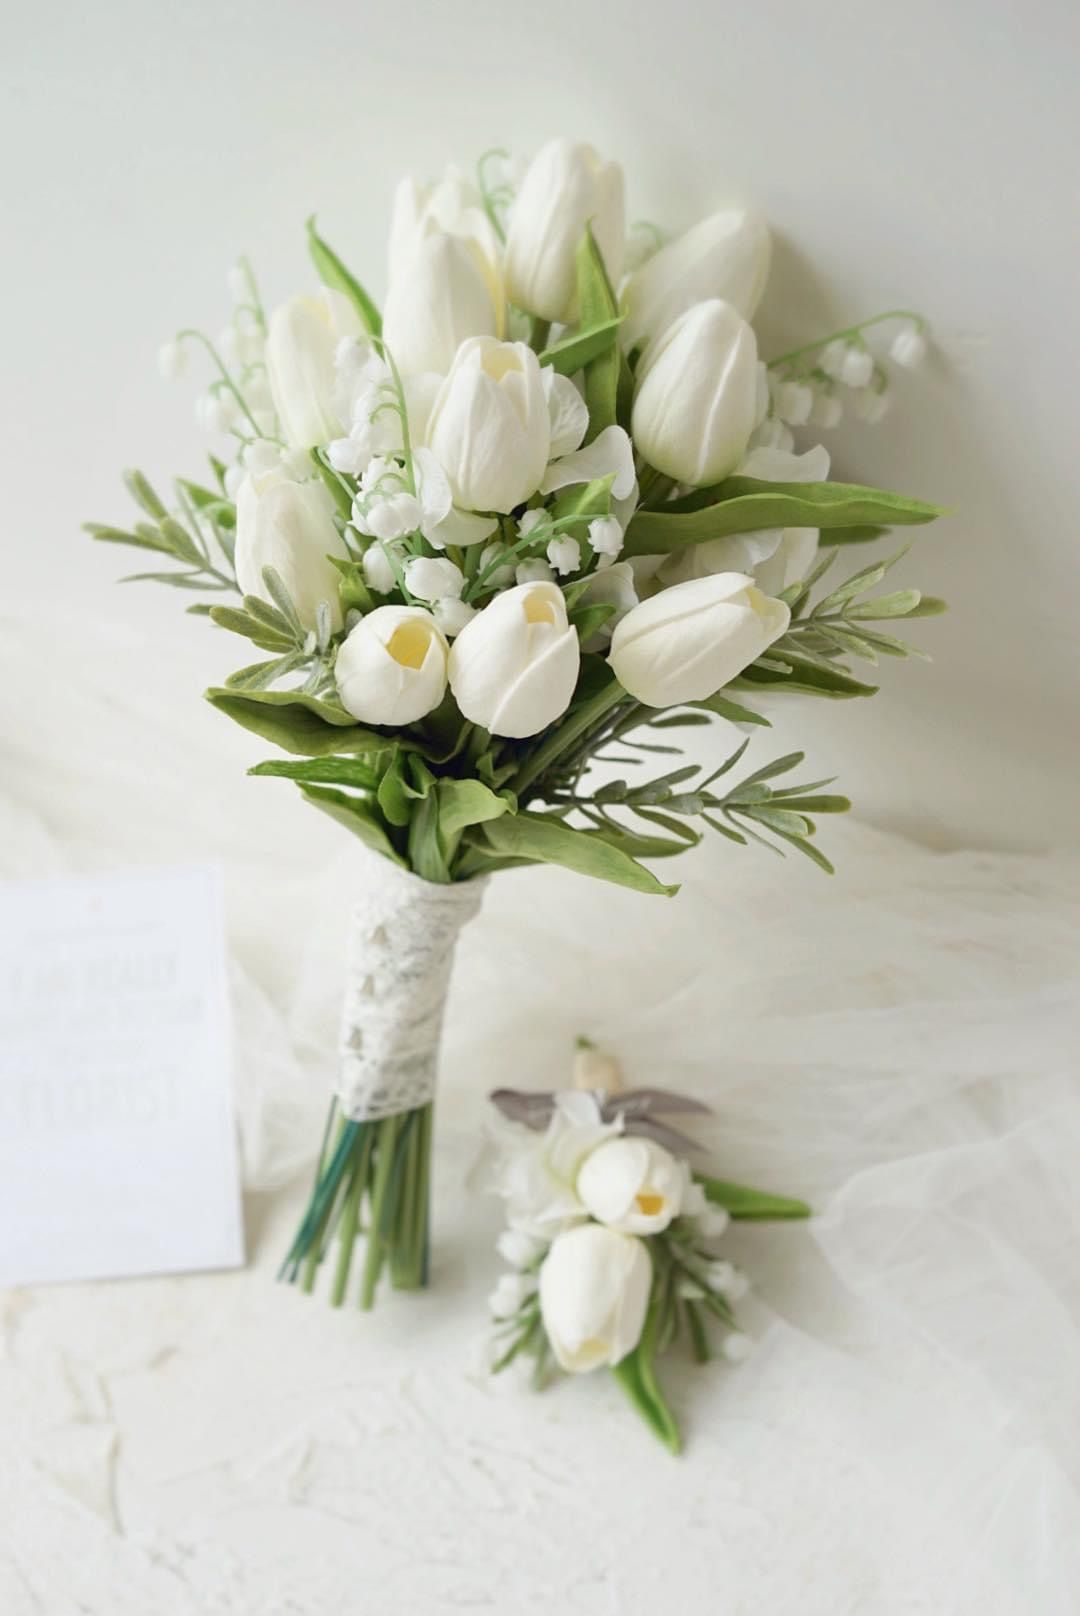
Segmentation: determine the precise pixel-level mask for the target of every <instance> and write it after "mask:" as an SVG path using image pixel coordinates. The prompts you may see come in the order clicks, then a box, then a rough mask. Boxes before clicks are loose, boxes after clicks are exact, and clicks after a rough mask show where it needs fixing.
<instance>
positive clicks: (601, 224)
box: [506, 140, 625, 322]
mask: <svg viewBox="0 0 1080 1616" xmlns="http://www.w3.org/2000/svg"><path fill="white" fill-rule="evenodd" d="M586 225H591V227H592V233H593V236H594V237H595V240H596V245H597V247H598V248H599V250H600V255H601V257H602V258H603V260H604V264H605V266H606V268H607V272H608V275H609V277H610V279H611V281H612V284H617V282H618V280H619V277H620V275H621V274H622V265H623V253H624V251H625V241H624V237H625V218H624V204H623V174H622V169H621V168H620V167H619V165H618V163H605V162H604V161H603V160H602V159H601V157H600V156H599V155H598V153H597V152H596V151H594V150H593V148H592V147H591V146H586V145H576V144H575V143H574V142H573V141H570V140H551V141H549V142H548V144H547V145H546V146H543V147H541V149H540V151H538V152H537V154H536V156H535V157H534V158H533V160H532V162H531V163H530V164H529V168H528V170H527V172H526V174H525V178H524V179H523V180H522V182H521V186H520V187H519V189H518V193H517V197H516V198H515V201H514V206H513V211H512V213H511V216H510V228H509V232H508V235H507V240H506V288H507V293H508V296H509V298H510V301H511V303H515V304H516V305H517V307H518V308H519V309H525V310H526V311H527V312H528V313H529V314H536V315H539V316H540V318H541V319H544V320H559V321H563V322H566V321H569V320H572V319H573V318H574V315H575V313H576V308H575V305H576V302H577V265H576V253H577V249H578V246H579V245H580V242H581V238H582V236H583V235H584V234H585V227H586Z"/></svg>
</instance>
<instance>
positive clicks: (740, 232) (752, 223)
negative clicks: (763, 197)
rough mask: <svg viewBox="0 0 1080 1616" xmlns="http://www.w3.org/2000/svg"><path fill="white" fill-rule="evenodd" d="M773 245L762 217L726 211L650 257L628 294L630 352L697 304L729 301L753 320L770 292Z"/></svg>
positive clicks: (627, 342) (626, 336)
mask: <svg viewBox="0 0 1080 1616" xmlns="http://www.w3.org/2000/svg"><path fill="white" fill-rule="evenodd" d="M771 251H772V245H771V242H770V239H769V230H768V226H767V225H766V223H765V220H764V219H763V218H762V217H761V215H760V214H758V213H749V212H747V211H745V210H744V209H742V208H725V209H723V210H722V211H721V212H720V213H714V214H711V215H710V217H709V218H707V219H702V220H701V222H700V224H696V225H694V226H693V228H692V229H690V230H687V231H686V233H685V234H684V235H681V236H677V237H676V238H675V240H674V241H669V242H667V243H666V245H665V246H663V247H661V248H660V250H659V252H656V253H654V254H653V256H652V257H651V258H648V259H646V261H645V263H644V264H643V265H642V266H641V268H640V269H639V270H638V271H637V272H636V274H634V275H631V277H630V279H629V281H628V282H627V283H626V287H625V289H624V292H623V301H624V303H625V306H626V311H627V314H626V320H625V322H624V323H623V326H622V328H621V331H620V336H621V338H622V341H623V342H624V343H625V345H626V347H627V348H633V347H635V346H636V345H637V344H638V343H640V342H644V341H647V340H648V338H650V337H655V336H657V335H658V334H659V333H660V332H661V331H665V330H666V329H667V327H668V326H669V325H670V324H671V323H672V321H673V320H677V319H678V317H679V315H680V314H685V313H686V310H687V309H689V308H691V307H692V305H693V304H695V303H702V302H704V301H705V300H706V299H707V298H713V297H719V298H723V300H724V302H725V303H730V304H731V305H732V307H733V308H735V309H737V310H738V312H739V313H740V314H741V315H742V317H743V319H744V320H752V319H753V317H754V313H755V310H756V309H757V306H758V304H759V302H760V301H761V294H762V292H763V291H764V290H765V281H766V279H767V278H768V274H769V259H770V257H771Z"/></svg>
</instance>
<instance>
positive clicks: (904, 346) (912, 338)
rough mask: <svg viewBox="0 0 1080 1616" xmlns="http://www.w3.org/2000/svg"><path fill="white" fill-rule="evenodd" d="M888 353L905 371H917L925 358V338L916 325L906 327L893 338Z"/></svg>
mask: <svg viewBox="0 0 1080 1616" xmlns="http://www.w3.org/2000/svg"><path fill="white" fill-rule="evenodd" d="M889 353H890V354H891V355H892V357H893V359H894V360H895V361H896V363H897V364H898V365H903V366H904V369H905V370H917V369H918V368H919V366H920V365H921V364H922V362H923V360H924V359H925V358H926V338H925V336H924V335H923V333H922V332H921V331H920V330H919V328H918V326H916V325H906V326H904V328H903V330H901V331H898V332H897V333H896V336H895V337H894V338H893V341H892V347H891V348H890V349H889Z"/></svg>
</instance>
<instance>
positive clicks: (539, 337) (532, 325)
mask: <svg viewBox="0 0 1080 1616" xmlns="http://www.w3.org/2000/svg"><path fill="white" fill-rule="evenodd" d="M550 335H551V321H550V320H541V318H540V316H539V315H538V314H534V315H533V316H532V318H531V319H530V321H529V347H530V348H531V349H532V351H533V353H543V351H544V349H545V348H546V347H547V345H548V338H549V337H550Z"/></svg>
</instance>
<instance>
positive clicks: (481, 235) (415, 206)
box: [388, 167, 505, 368]
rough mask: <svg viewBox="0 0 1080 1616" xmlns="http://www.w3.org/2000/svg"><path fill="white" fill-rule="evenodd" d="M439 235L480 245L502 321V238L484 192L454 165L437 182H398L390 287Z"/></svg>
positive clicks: (393, 218)
mask: <svg viewBox="0 0 1080 1616" xmlns="http://www.w3.org/2000/svg"><path fill="white" fill-rule="evenodd" d="M435 234H442V235H448V236H457V237H459V238H461V239H462V240H464V241H466V242H468V243H469V244H470V245H471V246H472V247H474V248H475V249H476V251H477V252H478V253H479V255H480V263H481V267H482V269H483V272H484V277H485V280H486V281H487V283H488V286H489V288H490V293H491V301H492V304H493V305H494V307H495V309H496V310H497V312H498V316H499V319H500V321H501V319H502V315H503V304H504V301H505V294H504V291H503V285H502V249H501V247H500V245H499V238H498V236H497V235H496V234H495V228H494V226H493V225H492V223H491V220H490V219H489V218H488V216H487V214H486V213H485V212H484V203H483V198H482V197H481V195H480V192H479V190H478V189H477V187H476V186H475V185H474V184H473V183H472V181H471V180H468V179H466V178H465V177H464V175H462V174H461V173H459V172H458V170H457V169H456V168H453V167H450V168H448V169H447V171H446V173H445V174H444V176H443V178H442V179H441V180H437V181H436V182H435V183H434V184H433V185H421V184H418V183H417V181H416V180H415V179H413V178H412V177H411V176H407V177H406V178H405V179H403V180H401V181H400V182H399V184H398V187H397V190H396V191H395V192H394V206H393V211H392V214H391V219H390V243H389V255H388V256H389V282H390V285H391V286H393V285H394V283H395V281H397V280H398V278H399V277H400V276H401V275H403V274H404V273H405V271H406V268H407V266H408V263H409V260H410V259H411V258H412V257H413V254H414V253H415V251H416V249H417V247H418V246H419V245H420V243H421V242H423V241H425V240H426V239H427V238H428V237H429V236H431V235H435ZM496 335H497V336H501V335H502V331H501V329H497V330H496ZM443 368H445V367H443Z"/></svg>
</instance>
